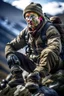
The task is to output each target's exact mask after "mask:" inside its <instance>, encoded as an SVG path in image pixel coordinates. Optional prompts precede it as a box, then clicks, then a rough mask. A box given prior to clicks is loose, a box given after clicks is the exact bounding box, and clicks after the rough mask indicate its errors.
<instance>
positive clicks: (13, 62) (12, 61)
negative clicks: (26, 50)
mask: <svg viewBox="0 0 64 96" xmlns="http://www.w3.org/2000/svg"><path fill="white" fill-rule="evenodd" d="M7 62H8V65H9V68H10V69H11V72H12V74H16V73H18V72H19V71H20V72H22V71H23V69H22V68H21V63H20V60H19V58H18V57H17V56H16V55H15V54H10V55H8V57H7Z"/></svg>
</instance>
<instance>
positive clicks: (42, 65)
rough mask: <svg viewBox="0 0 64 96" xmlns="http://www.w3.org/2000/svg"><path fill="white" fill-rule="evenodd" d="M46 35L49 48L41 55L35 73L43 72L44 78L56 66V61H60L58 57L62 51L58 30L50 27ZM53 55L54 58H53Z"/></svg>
mask: <svg viewBox="0 0 64 96" xmlns="http://www.w3.org/2000/svg"><path fill="white" fill-rule="evenodd" d="M46 35H47V47H46V48H45V49H44V50H42V52H41V55H40V62H39V66H38V67H37V68H36V69H35V71H38V72H41V73H42V75H44V76H45V75H46V74H48V73H49V72H50V71H51V69H53V68H54V67H55V66H56V64H57V63H56V61H58V57H59V54H60V52H61V49H62V44H61V39H60V34H59V32H58V31H57V30H56V28H54V27H53V26H50V27H49V28H48V30H47V32H46ZM53 54H54V56H52V55H53ZM55 56H56V57H55ZM51 58H52V59H51ZM54 58H55V59H54ZM56 59H57V60H56ZM51 60H52V61H51ZM55 60H56V61H55ZM53 61H54V62H53ZM58 65H59V64H58Z"/></svg>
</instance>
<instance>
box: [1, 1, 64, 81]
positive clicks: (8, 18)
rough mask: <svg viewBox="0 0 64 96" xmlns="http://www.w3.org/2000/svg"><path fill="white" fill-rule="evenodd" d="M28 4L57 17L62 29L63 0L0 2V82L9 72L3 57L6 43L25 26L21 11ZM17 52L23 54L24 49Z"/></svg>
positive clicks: (63, 18)
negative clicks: (31, 3) (34, 4)
mask: <svg viewBox="0 0 64 96" xmlns="http://www.w3.org/2000/svg"><path fill="white" fill-rule="evenodd" d="M30 2H37V3H40V4H41V5H42V7H43V8H42V10H43V12H44V13H46V14H47V15H48V16H53V15H57V16H59V17H60V18H61V20H62V23H63V24H62V26H63V28H64V1H63V0H45V1H44V0H0V81H1V80H2V79H3V78H5V77H6V76H7V74H9V72H10V70H9V68H8V65H7V61H6V57H5V46H6V43H8V42H9V41H11V40H12V39H13V38H15V37H16V36H17V35H18V34H19V32H20V31H21V30H22V29H23V28H24V27H25V26H26V22H25V20H24V18H23V9H24V8H25V7H26V6H27V5H28V4H29V3H30ZM19 51H20V52H23V53H24V49H21V50H19Z"/></svg>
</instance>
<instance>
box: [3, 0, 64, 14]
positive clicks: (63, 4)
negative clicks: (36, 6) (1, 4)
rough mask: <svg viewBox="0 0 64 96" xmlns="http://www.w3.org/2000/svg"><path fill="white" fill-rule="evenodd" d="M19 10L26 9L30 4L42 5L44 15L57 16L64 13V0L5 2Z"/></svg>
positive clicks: (13, 0)
mask: <svg viewBox="0 0 64 96" xmlns="http://www.w3.org/2000/svg"><path fill="white" fill-rule="evenodd" d="M4 1H7V2H10V3H11V4H12V5H13V6H16V7H17V8H19V9H22V10H23V9H24V8H25V7H26V6H27V5H28V4H29V3H30V2H35V3H40V4H41V5H42V7H43V8H42V10H43V12H44V13H48V14H50V15H56V14H58V13H63V12H64V0H4Z"/></svg>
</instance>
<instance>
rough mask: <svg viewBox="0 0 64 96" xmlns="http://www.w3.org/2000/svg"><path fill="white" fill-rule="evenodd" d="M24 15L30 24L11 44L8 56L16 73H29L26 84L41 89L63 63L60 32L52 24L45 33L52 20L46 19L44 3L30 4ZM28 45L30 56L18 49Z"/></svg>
mask: <svg viewBox="0 0 64 96" xmlns="http://www.w3.org/2000/svg"><path fill="white" fill-rule="evenodd" d="M23 15H24V18H25V20H26V22H27V27H26V28H25V29H24V30H22V31H21V32H20V34H19V35H18V36H17V38H15V39H14V40H12V41H11V42H9V43H7V45H6V47H5V55H6V58H7V61H8V64H9V67H10V68H11V72H12V73H13V74H16V73H17V72H18V71H20V70H25V71H27V72H28V73H29V75H28V76H27V80H26V84H25V87H26V88H29V89H31V88H38V87H39V85H40V84H41V82H40V81H41V79H42V78H44V77H46V76H47V75H48V74H50V73H54V72H56V70H58V69H59V67H60V66H61V59H60V57H59V54H60V53H61V50H62V45H61V40H60V34H59V32H58V30H57V29H56V28H55V27H54V26H53V25H51V26H49V28H48V29H47V31H46V34H43V28H44V26H45V24H46V22H47V21H48V19H46V18H45V16H44V14H43V12H42V6H41V5H40V4H38V3H33V2H32V3H30V4H29V5H28V6H27V7H26V8H25V9H24V11H23ZM41 37H42V38H43V39H42V38H41ZM26 45H27V46H26ZM25 46H26V56H25V55H23V54H21V53H19V52H17V51H18V50H19V49H21V48H23V47H25ZM15 76H16V75H15ZM15 78H16V77H15Z"/></svg>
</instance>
